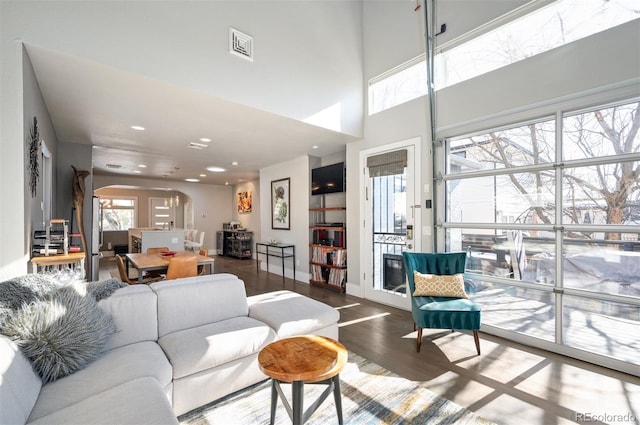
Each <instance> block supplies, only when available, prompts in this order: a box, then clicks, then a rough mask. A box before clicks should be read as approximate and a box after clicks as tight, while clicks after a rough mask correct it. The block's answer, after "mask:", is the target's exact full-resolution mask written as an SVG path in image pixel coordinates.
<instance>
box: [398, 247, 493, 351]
mask: <svg viewBox="0 0 640 425" xmlns="http://www.w3.org/2000/svg"><path fill="white" fill-rule="evenodd" d="M403 257H404V262H405V270H406V272H407V281H408V282H409V288H410V291H411V292H410V295H411V313H412V315H413V325H414V330H415V329H416V328H417V329H418V346H417V350H418V351H420V345H421V344H422V329H423V328H431V329H451V330H452V331H453V330H468V331H473V339H474V341H475V343H476V350H477V351H478V355H480V339H479V337H478V330H479V329H480V319H481V318H480V316H481V309H480V306H479V305H478V304H476V303H474V302H473V301H471V300H469V299H466V298H454V297H442V296H413V293H414V291H415V289H416V283H415V281H414V271H418V272H419V273H423V274H432V275H454V274H457V273H464V267H465V263H466V259H467V254H466V252H446V253H417V252H403Z"/></svg>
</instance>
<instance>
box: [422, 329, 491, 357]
mask: <svg viewBox="0 0 640 425" xmlns="http://www.w3.org/2000/svg"><path fill="white" fill-rule="evenodd" d="M473 340H474V341H475V342H476V351H477V352H478V355H480V336H479V335H478V331H473ZM418 351H420V350H418Z"/></svg>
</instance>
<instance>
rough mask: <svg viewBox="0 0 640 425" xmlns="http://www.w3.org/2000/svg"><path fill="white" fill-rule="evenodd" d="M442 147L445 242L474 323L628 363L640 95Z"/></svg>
mask: <svg viewBox="0 0 640 425" xmlns="http://www.w3.org/2000/svg"><path fill="white" fill-rule="evenodd" d="M444 146H445V152H444V153H445V164H446V168H445V173H444V177H443V179H442V183H441V184H440V185H439V186H440V187H441V188H443V189H444V195H445V197H446V211H445V213H444V214H445V217H444V224H443V226H442V228H443V233H444V235H445V240H446V250H447V251H459V250H465V251H466V252H467V253H468V261H467V274H468V276H469V277H470V278H471V279H472V281H473V284H474V288H475V299H476V301H478V302H479V303H481V304H482V305H483V323H484V324H487V325H489V326H492V327H495V328H499V329H502V330H507V331H511V332H515V333H518V334H521V335H525V336H527V337H533V338H537V339H540V340H545V341H547V342H549V343H551V344H555V345H558V346H561V347H563V349H569V350H582V351H583V352H584V353H589V355H593V354H595V355H598V356H604V357H606V358H609V359H612V360H613V361H619V362H623V363H626V364H632V365H635V366H634V367H635V368H637V366H638V365H640V359H639V358H638V356H637V353H638V352H640V340H639V339H638V337H637V336H638V335H640V99H634V100H632V101H627V102H624V103H619V104H611V105H601V106H598V107H595V108H589V109H587V110H581V111H557V113H556V114H555V115H554V116H552V117H548V118H542V119H538V120H535V121H533V122H524V123H521V124H517V125H513V126H509V127H508V128H499V129H491V130H486V131H483V132H480V133H478V134H473V135H466V136H461V137H457V138H452V139H451V140H448V141H446V143H445V144H444ZM561 351H562V350H561Z"/></svg>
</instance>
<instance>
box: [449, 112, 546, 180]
mask: <svg viewBox="0 0 640 425" xmlns="http://www.w3.org/2000/svg"><path fill="white" fill-rule="evenodd" d="M448 147H449V153H450V155H449V156H448V164H447V173H449V174H457V173H464V172H470V171H478V170H493V169H498V168H512V167H518V166H524V165H533V164H551V163H553V162H554V161H555V122H554V121H553V120H549V121H541V122H536V123H531V124H527V125H522V126H519V127H514V128H508V129H503V130H496V131H492V132H489V133H486V134H479V135H475V136H470V137H466V138H462V139H456V140H451V141H450V142H449V146H448Z"/></svg>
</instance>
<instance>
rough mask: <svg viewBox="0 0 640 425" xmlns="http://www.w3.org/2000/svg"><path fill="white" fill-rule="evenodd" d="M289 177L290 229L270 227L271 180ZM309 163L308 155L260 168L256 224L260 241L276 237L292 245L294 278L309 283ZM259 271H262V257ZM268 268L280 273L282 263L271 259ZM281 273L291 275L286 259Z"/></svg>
mask: <svg viewBox="0 0 640 425" xmlns="http://www.w3.org/2000/svg"><path fill="white" fill-rule="evenodd" d="M287 177H289V178H290V179H291V180H290V182H289V191H290V195H291V199H290V203H289V214H290V221H289V223H290V230H281V229H272V227H271V182H272V181H273V180H281V179H283V178H287ZM310 191H311V186H310V166H309V157H308V156H302V157H299V158H296V159H293V160H291V161H287V162H282V163H280V164H275V165H272V166H270V167H266V168H262V169H261V170H260V199H262V208H261V210H260V227H261V233H262V235H261V236H262V240H263V241H270V240H277V241H279V242H286V243H292V244H294V245H295V247H296V280H298V281H301V282H309V193H310ZM260 260H262V264H261V267H262V270H266V264H265V257H264V256H262V255H261V256H260ZM269 271H270V272H273V273H277V274H282V263H281V262H280V259H279V258H271V259H270V262H269ZM285 276H286V277H290V278H292V277H293V267H292V264H291V261H290V260H286V262H285Z"/></svg>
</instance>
